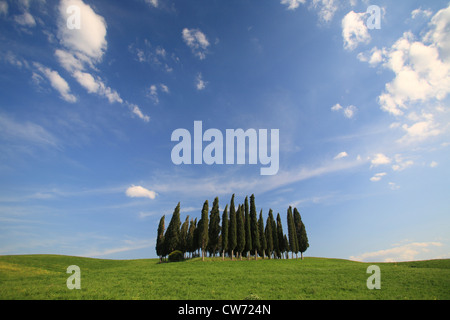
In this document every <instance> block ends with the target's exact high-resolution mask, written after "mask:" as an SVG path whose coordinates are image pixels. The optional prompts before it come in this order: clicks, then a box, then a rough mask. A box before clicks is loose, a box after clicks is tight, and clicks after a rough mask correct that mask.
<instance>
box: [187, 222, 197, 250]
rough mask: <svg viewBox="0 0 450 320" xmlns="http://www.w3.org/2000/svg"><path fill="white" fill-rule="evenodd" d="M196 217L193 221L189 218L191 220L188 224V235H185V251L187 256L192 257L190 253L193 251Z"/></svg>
mask: <svg viewBox="0 0 450 320" xmlns="http://www.w3.org/2000/svg"><path fill="white" fill-rule="evenodd" d="M196 223H197V218H195V221H194V220H193V219H191V222H190V224H189V230H188V237H187V247H188V249H187V251H188V252H189V257H190V258H192V253H193V252H194V251H195V249H196V248H195V246H194V234H195V228H196Z"/></svg>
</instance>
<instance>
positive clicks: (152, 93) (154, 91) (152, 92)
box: [147, 83, 169, 104]
mask: <svg viewBox="0 0 450 320" xmlns="http://www.w3.org/2000/svg"><path fill="white" fill-rule="evenodd" d="M158 87H159V89H158ZM159 90H161V91H162V92H164V93H169V87H168V86H166V85H165V84H163V83H160V84H159V86H158V85H156V84H152V85H151V86H150V87H149V88H148V92H147V96H148V97H150V98H151V99H152V100H153V102H154V103H155V104H158V103H159V95H158V92H159Z"/></svg>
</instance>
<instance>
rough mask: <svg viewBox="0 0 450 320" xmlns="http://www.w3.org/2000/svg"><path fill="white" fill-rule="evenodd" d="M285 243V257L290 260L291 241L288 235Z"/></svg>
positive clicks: (284, 240)
mask: <svg viewBox="0 0 450 320" xmlns="http://www.w3.org/2000/svg"><path fill="white" fill-rule="evenodd" d="M283 242H284V248H283V249H284V252H285V257H286V259H289V250H290V248H289V241H288V238H287V236H286V235H284V236H283Z"/></svg>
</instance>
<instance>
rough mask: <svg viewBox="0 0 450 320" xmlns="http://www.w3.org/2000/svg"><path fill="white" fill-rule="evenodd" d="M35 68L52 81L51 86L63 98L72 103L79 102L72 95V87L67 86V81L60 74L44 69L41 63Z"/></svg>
mask: <svg viewBox="0 0 450 320" xmlns="http://www.w3.org/2000/svg"><path fill="white" fill-rule="evenodd" d="M34 66H35V67H36V68H37V69H38V70H39V72H41V73H42V74H43V75H44V76H45V77H46V78H47V79H48V80H49V81H50V84H51V86H52V87H53V89H55V90H56V91H58V92H59V94H60V95H61V98H63V99H64V100H66V101H67V102H71V103H74V102H76V101H77V98H76V97H75V96H74V95H73V94H71V93H70V87H69V85H68V84H67V81H66V80H64V79H63V78H62V77H61V76H60V75H59V73H58V72H56V71H54V70H51V69H49V68H47V67H44V66H43V65H41V64H39V63H34Z"/></svg>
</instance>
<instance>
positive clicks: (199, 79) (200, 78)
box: [196, 73, 208, 91]
mask: <svg viewBox="0 0 450 320" xmlns="http://www.w3.org/2000/svg"><path fill="white" fill-rule="evenodd" d="M207 84H208V82H206V81H204V80H203V76H202V74H201V73H199V74H197V78H196V87H197V90H199V91H200V90H203V89H205V88H206V85H207Z"/></svg>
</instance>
